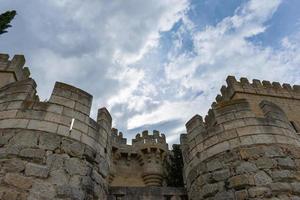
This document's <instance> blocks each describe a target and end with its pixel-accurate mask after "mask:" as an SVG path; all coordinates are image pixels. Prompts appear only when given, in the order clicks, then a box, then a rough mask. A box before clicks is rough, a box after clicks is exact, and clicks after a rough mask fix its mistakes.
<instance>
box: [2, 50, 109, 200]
mask: <svg viewBox="0 0 300 200" xmlns="http://www.w3.org/2000/svg"><path fill="white" fill-rule="evenodd" d="M7 59H8V57H6V56H3V55H0V68H1V66H4V64H3V63H8V64H7V66H12V64H13V63H14V62H15V61H14V59H15V57H14V59H13V60H12V61H8V62H6V60H7ZM3 60H4V61H3ZM18 65H19V68H22V67H20V66H23V65H24V62H23V61H22V62H21V64H18ZM6 69H8V68H5V70H6ZM17 73H19V72H17ZM17 73H15V72H14V76H15V77H17V78H16V79H14V80H12V82H10V83H8V84H6V85H3V86H2V87H0V199H3V200H14V199H16V200H17V199H32V200H33V199H37V200H38V199H99V200H100V199H101V200H102V199H106V198H107V194H108V183H107V176H108V172H109V167H110V166H109V165H110V161H109V160H110V149H111V142H110V132H111V116H110V114H109V112H108V111H107V110H106V109H105V108H102V109H99V110H98V117H97V122H96V121H94V120H93V119H91V118H90V117H89V114H90V108H91V103H92V96H91V95H89V94H88V93H86V92H84V91H82V90H80V89H78V88H75V87H73V86H70V85H67V84H64V83H56V84H55V87H54V89H53V92H52V95H51V97H50V100H49V101H47V102H40V101H39V99H38V97H37V95H36V84H35V82H34V80H32V79H31V78H28V76H29V75H28V74H27V72H26V71H23V76H21V75H18V74H17ZM0 74H3V73H2V72H1V73H0ZM4 74H5V73H4ZM6 75H7V74H6ZM72 119H74V125H73V128H72V130H70V125H71V121H72Z"/></svg>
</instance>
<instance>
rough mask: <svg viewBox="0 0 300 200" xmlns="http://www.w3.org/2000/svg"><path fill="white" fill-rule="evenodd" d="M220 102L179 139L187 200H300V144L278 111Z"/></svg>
mask: <svg viewBox="0 0 300 200" xmlns="http://www.w3.org/2000/svg"><path fill="white" fill-rule="evenodd" d="M260 107H261V110H262V113H264V117H257V116H256V115H255V114H254V112H253V111H252V110H251V107H250V104H249V102H248V101H247V100H245V99H236V100H229V101H222V102H219V103H218V104H215V105H214V106H213V109H211V110H210V111H209V114H208V116H207V117H206V119H205V122H203V120H202V118H201V117H200V116H199V115H196V116H195V117H193V118H192V119H191V120H190V121H189V122H188V123H187V124H186V128H187V134H183V135H181V144H182V150H183V157H184V177H185V182H186V188H187V191H188V195H189V199H192V200H195V199H299V198H300V193H299V191H300V176H299V175H300V174H299V172H300V154H299V152H300V139H299V136H298V135H297V133H296V132H295V129H294V128H293V127H292V125H291V124H290V122H289V120H288V118H287V116H286V115H285V113H284V112H283V110H282V109H281V108H279V107H278V106H277V105H276V104H274V103H271V102H269V101H262V102H261V103H260Z"/></svg>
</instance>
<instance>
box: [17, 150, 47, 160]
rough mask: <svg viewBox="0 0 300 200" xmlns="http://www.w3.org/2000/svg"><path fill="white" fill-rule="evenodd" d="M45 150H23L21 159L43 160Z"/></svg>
mask: <svg viewBox="0 0 300 200" xmlns="http://www.w3.org/2000/svg"><path fill="white" fill-rule="evenodd" d="M45 153H46V152H45V150H43V149H32V148H26V149H22V150H21V151H20V153H19V155H20V156H21V157H25V158H32V159H43V158H44V156H45Z"/></svg>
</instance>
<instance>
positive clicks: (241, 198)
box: [235, 190, 248, 200]
mask: <svg viewBox="0 0 300 200" xmlns="http://www.w3.org/2000/svg"><path fill="white" fill-rule="evenodd" d="M235 198H236V199H238V200H244V199H248V192H247V190H239V191H236V192H235Z"/></svg>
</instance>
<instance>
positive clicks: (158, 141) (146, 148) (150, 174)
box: [132, 130, 168, 186]
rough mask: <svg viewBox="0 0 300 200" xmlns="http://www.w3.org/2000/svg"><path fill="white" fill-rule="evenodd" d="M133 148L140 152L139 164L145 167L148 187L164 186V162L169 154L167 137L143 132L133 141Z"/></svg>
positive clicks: (155, 132)
mask: <svg viewBox="0 0 300 200" xmlns="http://www.w3.org/2000/svg"><path fill="white" fill-rule="evenodd" d="M132 146H133V148H134V149H136V150H137V151H138V152H139V156H138V159H139V162H140V165H141V166H143V174H142V176H143V180H144V183H145V185H146V186H162V184H163V175H164V174H163V172H164V167H163V166H164V160H165V158H166V154H168V144H167V143H166V137H165V135H164V134H161V135H160V133H159V131H156V130H154V131H153V134H152V135H149V133H148V131H143V132H142V135H140V134H137V135H136V137H135V139H133V140H132Z"/></svg>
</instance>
